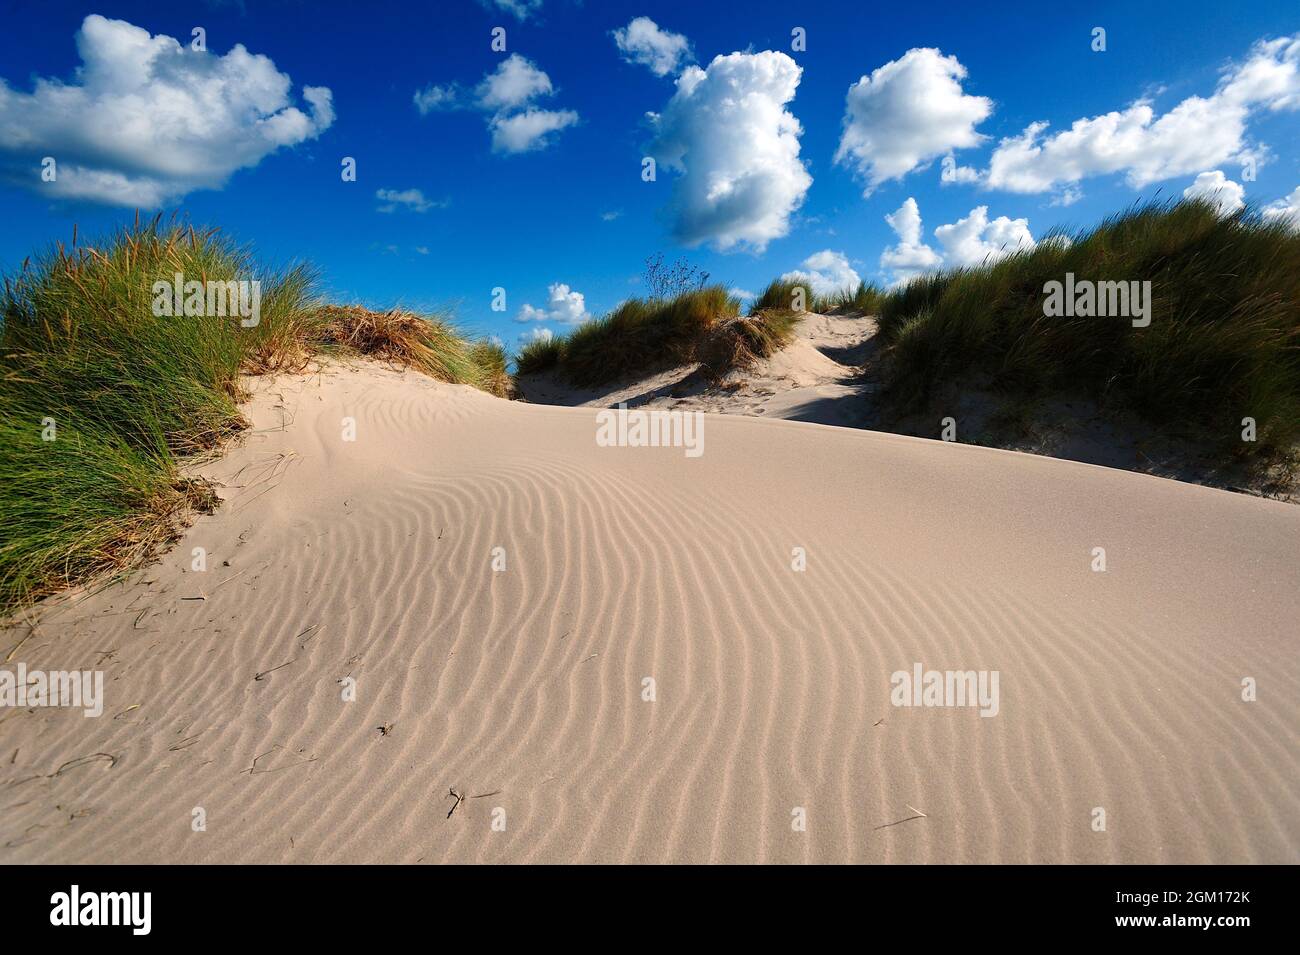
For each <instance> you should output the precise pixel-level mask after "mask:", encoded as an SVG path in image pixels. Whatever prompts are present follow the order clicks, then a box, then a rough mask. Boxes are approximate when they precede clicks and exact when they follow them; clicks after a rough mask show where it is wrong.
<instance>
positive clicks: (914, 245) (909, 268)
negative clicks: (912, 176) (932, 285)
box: [880, 196, 943, 284]
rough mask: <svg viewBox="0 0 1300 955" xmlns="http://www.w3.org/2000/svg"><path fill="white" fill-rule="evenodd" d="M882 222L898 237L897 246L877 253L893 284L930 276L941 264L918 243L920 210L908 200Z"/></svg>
mask: <svg viewBox="0 0 1300 955" xmlns="http://www.w3.org/2000/svg"><path fill="white" fill-rule="evenodd" d="M885 221H886V222H888V223H889V227H890V228H891V229H893V230H894V234H895V235H896V236H898V244H897V245H892V246H889V247H887V248H886V249H885V251H884V252H882V253H880V267H881V268H882V269H884V270H885V271H886V272H888V273H889V274H890V277H891V278H892V280H893V281H894V283H895V284H901V283H903V282H906V281H907V280H908V279H910V278H913V277H914V276H917V275H920V274H921V273H923V272H931V271H933V270H934V269H937V268H938V267H939V266H940V265H941V264H942V263H943V258H942V257H941V256H940V255H939V253H938V252H936V251H934V249H932V248H930V247H929V246H928V245H926V244H925V242H924V241H923V240H922V239H921V210H920V209H919V208H918V207H917V205H916V200H915V199H913V198H912V197H911V196H908V197H907V199H906V200H905V201H904V202H903V204H902V205H901V206H899V207H898V208H897V209H896V210H895V211H893V212H891V213H890V214H889V215H887V216H885Z"/></svg>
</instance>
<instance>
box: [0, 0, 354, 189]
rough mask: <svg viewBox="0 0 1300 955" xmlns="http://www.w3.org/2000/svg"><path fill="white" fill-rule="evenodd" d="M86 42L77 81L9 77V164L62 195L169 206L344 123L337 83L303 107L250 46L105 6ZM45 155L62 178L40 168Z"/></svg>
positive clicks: (312, 94) (4, 141)
mask: <svg viewBox="0 0 1300 955" xmlns="http://www.w3.org/2000/svg"><path fill="white" fill-rule="evenodd" d="M76 42H77V50H78V52H79V54H80V55H81V61H82V65H81V67H80V68H79V69H78V71H77V74H76V77H75V80H74V81H73V82H71V83H65V82H63V81H60V80H57V79H46V78H38V79H36V81H35V83H34V86H33V90H32V92H31V93H23V92H20V91H17V90H14V89H11V88H10V87H9V85H8V84H7V83H5V82H4V81H3V80H0V166H3V167H6V170H7V171H8V172H9V173H10V174H12V176H13V177H14V178H18V179H19V181H22V182H26V183H29V184H30V185H31V186H32V187H33V188H41V189H42V190H48V191H49V194H50V195H53V196H57V197H61V198H76V199H90V200H95V201H99V202H107V203H114V204H118V205H128V206H130V205H139V206H149V207H153V206H158V205H162V204H164V203H167V202H170V201H172V200H175V199H178V198H180V197H181V196H184V195H186V194H187V193H189V192H192V191H194V190H195V189H219V188H221V187H222V186H224V185H225V183H226V181H227V180H228V179H229V178H230V176H231V175H232V174H233V173H235V172H236V171H237V170H239V169H247V168H251V167H253V166H256V165H257V164H258V163H260V162H261V161H262V160H263V159H265V158H266V157H267V156H269V155H271V154H272V153H274V152H275V151H276V150H278V149H280V148H282V147H285V146H294V145H297V144H299V143H302V142H304V141H306V140H308V139H314V138H316V137H317V136H319V135H320V134H321V133H322V132H324V131H325V130H326V129H327V128H328V127H329V126H330V124H331V123H333V121H334V105H333V98H332V95H331V93H330V91H329V90H328V89H326V88H325V87H321V86H304V87H303V88H302V97H303V100H304V101H305V102H306V104H307V110H306V111H305V112H304V111H303V110H302V109H299V108H298V107H297V106H295V105H294V104H293V100H292V97H291V95H290V94H291V90H292V82H291V81H290V79H289V77H288V76H286V75H285V74H283V73H281V72H279V70H277V69H276V67H275V63H274V62H272V61H271V59H270V58H268V57H266V56H262V55H260V54H252V53H249V52H248V50H246V49H245V48H244V47H243V46H242V45H240V44H236V45H235V46H234V47H233V48H232V49H231V50H230V52H228V53H227V54H225V55H224V56H218V55H216V54H215V53H209V52H206V51H197V50H192V49H191V48H190V47H189V46H188V45H184V46H182V45H181V44H180V43H179V42H177V41H176V40H175V39H173V38H172V37H169V36H163V35H161V34H159V35H158V36H151V35H150V34H149V32H148V31H147V30H142V29H141V28H139V27H137V26H133V25H132V24H130V23H127V22H125V21H123V20H109V19H107V18H105V17H102V16H99V15H97V14H91V15H90V16H88V17H86V18H85V20H84V21H83V22H82V24H81V29H80V30H78V32H77V35H76ZM45 156H53V157H54V159H55V160H56V161H57V163H58V166H57V175H58V178H57V179H56V180H55V181H54V182H41V181H39V180H38V179H37V177H36V176H35V175H34V174H33V173H31V171H30V170H32V169H33V168H36V169H39V168H40V165H39V163H40V160H41V158H43V157H45ZM19 177H21V178H19Z"/></svg>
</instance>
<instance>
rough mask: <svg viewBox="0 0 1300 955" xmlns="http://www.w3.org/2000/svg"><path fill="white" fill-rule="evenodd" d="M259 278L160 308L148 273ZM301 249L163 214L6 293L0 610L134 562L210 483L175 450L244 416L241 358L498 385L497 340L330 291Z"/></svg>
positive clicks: (203, 444)
mask: <svg viewBox="0 0 1300 955" xmlns="http://www.w3.org/2000/svg"><path fill="white" fill-rule="evenodd" d="M177 273H180V274H181V275H183V276H185V277H186V278H187V279H190V278H192V279H198V280H202V281H208V282H237V281H248V282H250V283H251V282H252V281H257V282H260V315H259V316H258V321H257V323H256V324H255V325H253V324H251V321H250V323H249V325H248V326H247V327H246V326H245V324H244V323H243V322H241V320H240V318H239V317H238V316H226V317H187V316H185V315H175V316H166V315H162V316H159V315H156V314H155V310H156V309H155V308H154V305H155V293H154V284H155V283H156V282H159V281H162V282H171V281H172V279H173V277H174V276H175V275H176V274H177ZM315 284H316V283H315V276H314V274H313V272H312V270H311V269H310V267H308V266H305V265H294V266H290V267H287V268H283V269H278V270H277V269H267V268H265V267H263V266H261V265H260V264H259V263H258V262H257V261H256V260H255V258H254V257H253V255H252V253H251V252H250V250H248V249H246V248H243V247H240V246H238V245H237V244H235V243H234V242H233V241H231V240H230V239H228V238H226V237H224V236H223V235H222V234H221V233H220V232H218V231H217V230H200V229H196V228H192V227H189V226H184V225H178V224H176V223H175V222H172V223H162V222H160V220H159V219H154V220H153V221H152V222H147V223H144V224H141V223H140V222H139V221H137V222H136V223H135V224H134V225H133V226H131V227H129V228H126V229H123V230H121V231H119V232H117V233H116V234H114V235H112V236H110V237H109V238H108V239H107V241H105V242H103V243H100V244H97V245H91V246H85V245H82V246H78V245H77V239H76V235H75V233H74V235H73V240H72V247H71V248H64V247H63V245H62V244H59V245H58V246H56V247H55V248H54V249H52V250H51V251H49V252H48V253H46V254H44V255H42V256H40V257H38V258H37V259H36V260H34V261H33V260H28V261H27V262H25V263H24V264H23V268H22V269H21V270H20V271H19V272H18V273H17V274H16V275H13V276H10V277H8V278H7V279H6V280H5V284H4V289H3V293H0V320H2V321H3V326H2V327H0V528H3V531H2V532H0V613H6V614H7V613H9V612H11V611H13V610H14V609H16V608H18V607H20V606H21V605H23V604H24V603H26V602H28V601H31V600H33V599H37V598H39V597H41V596H44V595H46V594H49V593H51V592H53V591H56V590H58V589H60V588H62V587H65V586H67V585H69V584H72V583H76V582H80V581H84V580H87V579H89V578H91V577H94V576H96V575H99V574H102V573H104V572H107V571H112V570H117V569H121V568H125V567H130V566H134V565H136V564H138V563H139V562H140V561H141V560H143V559H145V558H146V557H148V556H149V555H150V554H152V553H154V552H156V551H157V549H158V548H159V547H160V546H162V545H163V544H164V543H166V542H168V541H170V540H172V539H173V538H174V537H175V535H176V533H177V531H178V529H179V527H180V526H181V525H182V523H183V522H184V520H185V519H186V516H187V514H188V513H189V512H191V511H192V510H194V509H198V510H211V508H212V507H213V506H215V504H216V502H217V498H216V495H215V493H214V491H213V490H212V489H211V488H210V487H207V486H206V485H205V484H204V483H203V482H202V481H200V480H197V479H194V478H190V477H186V476H185V474H184V473H183V471H184V468H183V465H184V464H185V461H186V458H187V457H189V456H192V455H195V454H197V453H201V452H204V451H208V450H211V449H213V448H215V447H217V446H218V445H220V444H221V442H222V441H223V440H225V439H226V438H228V437H230V436H231V435H233V434H235V433H237V432H238V431H239V430H240V429H241V428H243V427H245V424H246V422H245V421H244V419H243V417H242V415H241V414H240V411H239V408H238V402H239V400H240V399H241V397H242V396H243V392H242V389H241V387H240V376H241V375H242V374H249V373H252V374H258V373H264V372H276V371H294V370H301V369H303V368H304V367H306V365H307V364H308V363H309V362H310V361H311V360H312V358H313V357H315V356H318V355H323V354H334V355H339V356H345V357H346V356H349V355H370V356H374V357H376V358H379V359H383V360H388V361H393V362H398V363H401V364H404V365H408V366H411V367H413V368H416V369H418V370H420V371H422V372H424V373H426V374H428V375H431V376H433V377H435V378H438V379H440V380H443V381H448V382H460V383H466V384H471V385H474V386H476V387H480V388H483V389H485V390H488V391H491V392H493V393H495V394H504V393H506V392H507V391H508V389H509V377H508V375H506V374H505V363H506V356H505V354H504V352H503V351H502V350H501V349H500V348H499V347H496V346H493V345H491V344H488V343H485V342H480V343H477V344H474V343H470V342H467V341H466V340H465V339H464V338H462V337H461V336H460V335H458V334H457V333H456V331H455V330H454V329H453V328H452V326H451V325H449V324H448V323H447V322H446V321H444V320H442V319H440V318H438V317H435V316H418V315H415V314H413V313H410V312H404V311H396V310H395V311H388V312H373V311H370V310H367V309H363V308H357V307H342V306H330V305H325V304H324V303H323V302H321V301H320V300H319V297H318V295H317V293H316V290H315Z"/></svg>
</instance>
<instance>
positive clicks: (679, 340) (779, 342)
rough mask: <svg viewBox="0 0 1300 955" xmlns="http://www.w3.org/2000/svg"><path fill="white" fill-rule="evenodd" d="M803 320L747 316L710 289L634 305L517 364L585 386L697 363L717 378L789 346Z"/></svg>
mask: <svg viewBox="0 0 1300 955" xmlns="http://www.w3.org/2000/svg"><path fill="white" fill-rule="evenodd" d="M798 321H799V317H798V315H796V314H795V313H793V312H791V311H789V310H788V309H768V310H757V311H752V312H751V313H750V314H749V315H741V314H740V301H739V300H738V299H737V298H736V297H735V296H733V295H732V294H731V293H730V292H729V291H728V290H727V289H726V288H724V287H723V286H721V285H706V286H703V287H701V288H691V289H687V290H685V291H681V292H678V293H677V294H675V295H671V296H668V297H663V298H658V297H654V298H634V299H629V300H628V301H626V302H623V303H622V304H621V305H619V306H618V307H617V308H615V309H614V310H613V311H611V312H609V313H608V314H607V315H604V316H602V317H601V318H596V319H592V320H591V321H588V322H585V323H583V324H582V325H579V326H578V327H577V328H575V329H574V330H573V331H572V332H570V333H569V334H568V335H565V336H560V337H554V338H550V339H542V340H538V341H535V342H532V343H530V344H528V345H526V346H525V347H524V348H523V349H522V350H521V351H520V353H519V354H518V356H517V357H516V360H515V361H516V367H517V370H518V373H519V374H520V375H529V374H535V373H538V372H543V371H552V372H554V373H556V374H558V375H559V376H560V377H562V378H563V379H565V380H567V381H569V382H571V383H572V384H575V385H578V386H581V387H591V386H596V385H603V384H609V383H610V382H614V381H618V380H620V379H624V378H629V377H633V376H636V375H642V374H649V373H652V372H655V371H659V370H661V369H664V368H668V367H672V366H674V365H683V364H688V363H692V362H699V363H700V364H701V365H702V367H703V370H704V371H705V373H706V374H708V375H711V376H714V377H716V376H720V375H723V374H725V373H726V372H728V371H730V370H732V369H734V368H741V367H744V366H746V365H747V364H750V363H752V362H753V361H755V360H756V359H758V358H763V357H766V356H768V355H771V354H772V353H773V352H775V351H777V350H778V349H780V348H782V347H784V346H785V345H787V344H789V342H790V341H791V340H792V339H793V337H794V331H795V328H796V327H797V325H798Z"/></svg>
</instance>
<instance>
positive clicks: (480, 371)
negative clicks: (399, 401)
mask: <svg viewBox="0 0 1300 955" xmlns="http://www.w3.org/2000/svg"><path fill="white" fill-rule="evenodd" d="M305 344H306V345H307V346H308V348H309V349H312V350H328V349H338V350H341V351H342V352H344V353H345V354H355V355H364V356H366V357H369V358H375V359H378V360H380V361H388V362H393V363H394V364H398V365H404V366H407V367H410V368H414V369H415V370H417V371H420V372H423V373H424V374H426V375H428V376H429V377H430V378H436V379H437V380H439V381H446V382H450V383H452V384H468V385H474V386H476V387H480V388H482V389H483V390H484V391H490V392H492V393H493V394H497V395H500V396H504V395H505V393H507V392H508V391H509V382H508V376H505V378H504V379H503V378H502V376H503V375H505V352H504V350H502V349H501V348H499V347H498V346H495V345H493V344H491V343H490V342H477V343H471V342H468V341H466V340H465V339H464V338H462V337H461V336H460V334H459V333H458V332H457V331H456V330H455V329H454V328H452V326H451V325H450V324H448V323H447V322H446V321H444V320H443V319H441V318H438V317H436V316H425V315H417V314H416V313H415V312H410V311H406V310H405V309H397V308H393V309H389V310H388V311H384V312H380V311H375V310H373V309H368V308H362V307H361V306H359V305H324V306H321V307H320V308H319V309H317V310H316V311H315V312H314V313H313V314H311V315H310V316H309V321H308V323H307V324H306V326H305Z"/></svg>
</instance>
